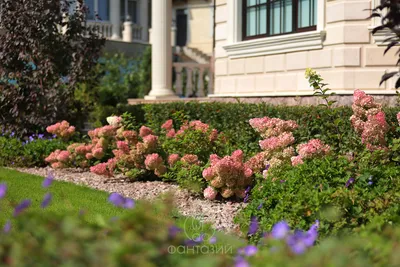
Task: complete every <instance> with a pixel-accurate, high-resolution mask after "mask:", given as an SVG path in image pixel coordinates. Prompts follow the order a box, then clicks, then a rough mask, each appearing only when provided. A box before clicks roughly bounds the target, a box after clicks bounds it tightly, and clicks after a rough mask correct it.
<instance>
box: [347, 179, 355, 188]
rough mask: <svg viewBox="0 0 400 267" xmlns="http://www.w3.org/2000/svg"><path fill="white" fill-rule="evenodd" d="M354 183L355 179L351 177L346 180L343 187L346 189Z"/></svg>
mask: <svg viewBox="0 0 400 267" xmlns="http://www.w3.org/2000/svg"><path fill="white" fill-rule="evenodd" d="M354 181H355V179H354V178H353V177H351V178H350V179H349V180H347V182H346V185H345V186H346V188H347V187H349V186H350V185H351V184H353V183H354Z"/></svg>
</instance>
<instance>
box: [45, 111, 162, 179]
mask: <svg viewBox="0 0 400 267" xmlns="http://www.w3.org/2000/svg"><path fill="white" fill-rule="evenodd" d="M107 121H108V122H109V123H110V125H106V126H103V127H100V128H96V129H94V130H91V131H89V133H88V135H89V137H90V140H91V143H90V144H84V143H74V144H71V145H70V146H68V148H67V150H56V151H54V152H52V153H51V154H50V155H49V156H48V157H47V158H46V161H47V162H49V163H50V164H51V166H52V167H53V168H65V167H72V166H79V167H82V168H87V167H90V171H91V172H93V173H96V174H99V175H104V176H113V175H114V173H115V172H121V173H123V174H125V175H127V176H129V177H131V178H136V177H138V176H140V175H145V174H146V173H147V174H151V173H153V174H155V175H156V176H161V175H162V174H164V173H165V172H166V166H165V165H164V159H163V158H162V157H161V156H160V155H159V154H158V153H157V150H158V148H159V144H158V137H157V136H156V135H154V134H153V131H152V130H151V129H150V128H148V127H146V126H142V127H141V128H140V131H139V134H138V133H137V132H136V131H132V130H125V129H124V126H123V124H122V119H121V117H117V116H112V117H109V118H107Z"/></svg>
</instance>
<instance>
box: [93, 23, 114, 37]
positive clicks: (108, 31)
mask: <svg viewBox="0 0 400 267" xmlns="http://www.w3.org/2000/svg"><path fill="white" fill-rule="evenodd" d="M86 27H88V28H89V29H91V30H98V32H99V34H100V35H101V36H102V37H104V38H106V39H110V38H111V36H112V28H113V25H112V23H111V22H109V21H88V22H87V24H86Z"/></svg>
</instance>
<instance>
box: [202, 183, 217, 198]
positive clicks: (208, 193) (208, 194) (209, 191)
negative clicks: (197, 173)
mask: <svg viewBox="0 0 400 267" xmlns="http://www.w3.org/2000/svg"><path fill="white" fill-rule="evenodd" d="M203 194H204V197H205V198H206V199H208V200H214V199H215V198H216V197H217V194H218V192H217V191H216V190H215V189H214V188H212V187H211V186H209V187H207V188H206V189H204V192H203Z"/></svg>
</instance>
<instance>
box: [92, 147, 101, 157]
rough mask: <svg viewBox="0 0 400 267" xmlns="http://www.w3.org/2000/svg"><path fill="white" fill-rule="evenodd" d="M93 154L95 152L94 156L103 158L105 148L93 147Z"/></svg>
mask: <svg viewBox="0 0 400 267" xmlns="http://www.w3.org/2000/svg"><path fill="white" fill-rule="evenodd" d="M92 154H93V157H95V158H96V159H101V158H102V157H104V151H103V148H101V147H99V148H95V149H93V151H92Z"/></svg>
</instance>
